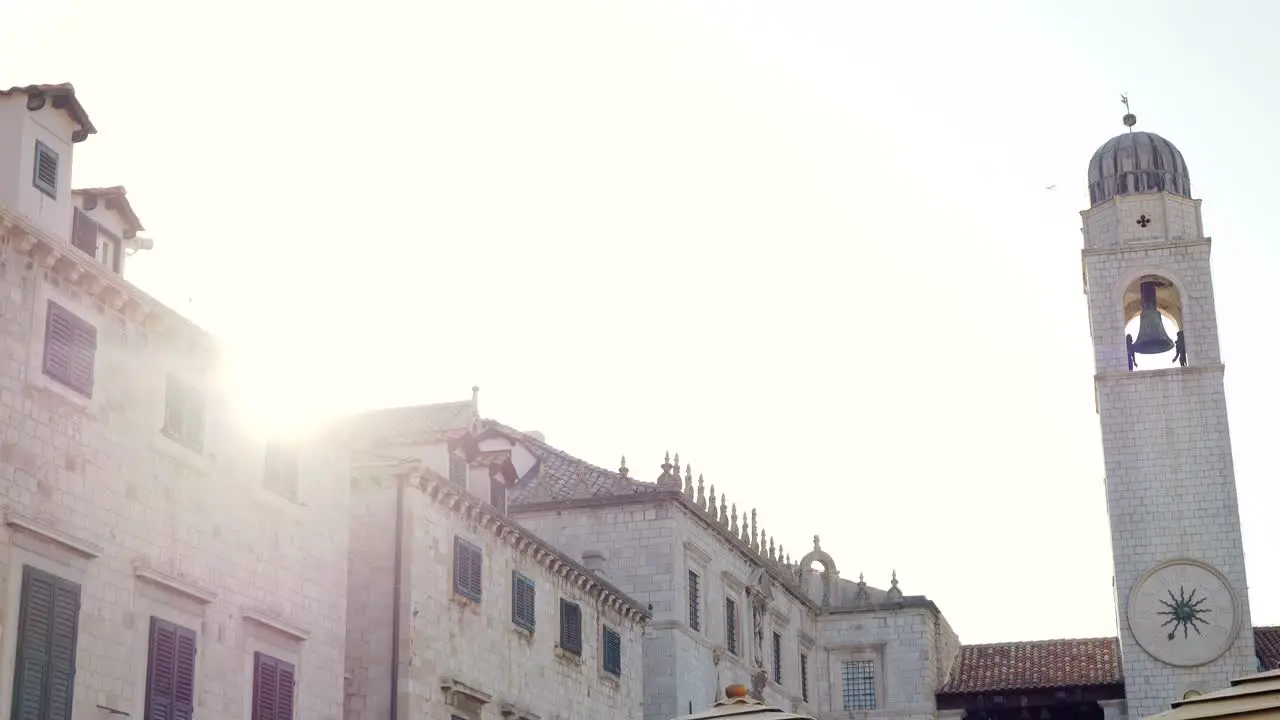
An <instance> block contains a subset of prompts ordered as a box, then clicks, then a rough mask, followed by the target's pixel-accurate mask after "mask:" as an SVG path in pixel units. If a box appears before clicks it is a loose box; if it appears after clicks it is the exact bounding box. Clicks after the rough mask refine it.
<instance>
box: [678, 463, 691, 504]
mask: <svg viewBox="0 0 1280 720" xmlns="http://www.w3.org/2000/svg"><path fill="white" fill-rule="evenodd" d="M677 457H679V456H677ZM679 467H680V466H679V465H677V466H676V468H677V469H678V468H679ZM684 494H685V496H686V497H688V498H689V499H690V500H692V499H693V467H692V466H690V465H685V466H684Z"/></svg>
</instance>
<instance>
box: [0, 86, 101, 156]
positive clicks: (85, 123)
mask: <svg viewBox="0 0 1280 720" xmlns="http://www.w3.org/2000/svg"><path fill="white" fill-rule="evenodd" d="M14 93H23V94H25V95H28V96H31V95H44V96H46V97H48V98H50V99H51V100H54V101H55V105H56V104H57V103H56V101H58V100H59V99H64V98H65V101H66V106H65V109H66V111H67V112H68V113H70V115H71V117H72V118H74V119H75V121H76V124H77V125H79V126H80V132H79V133H77V134H76V136H75V137H73V140H74V141H76V142H79V141H80V140H83V139H85V137H88V136H89V135H93V134H94V133H96V132H98V129H97V128H95V127H94V126H93V122H92V121H90V120H89V114H88V113H86V112H85V111H84V107H82V106H81V105H80V101H79V100H77V99H76V89H75V87H73V86H72V85H71V83H58V84H56V85H23V86H15V87H11V88H9V89H8V90H0V95H13V94H14Z"/></svg>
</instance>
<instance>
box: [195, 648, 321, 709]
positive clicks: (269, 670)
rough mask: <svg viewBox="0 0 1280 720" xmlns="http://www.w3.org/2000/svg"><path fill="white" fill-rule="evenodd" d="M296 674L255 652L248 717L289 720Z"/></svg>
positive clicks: (284, 663) (286, 666) (285, 664)
mask: <svg viewBox="0 0 1280 720" xmlns="http://www.w3.org/2000/svg"><path fill="white" fill-rule="evenodd" d="M296 677H297V675H296V672H295V671H294V667H293V665H292V664H290V663H287V662H285V661H284V660H280V659H279V658H273V657H271V656H270V655H268V654H266V653H260V652H255V653H254V654H253V717H252V720H293V691H294V684H295V678H296ZM175 717H176V716H175Z"/></svg>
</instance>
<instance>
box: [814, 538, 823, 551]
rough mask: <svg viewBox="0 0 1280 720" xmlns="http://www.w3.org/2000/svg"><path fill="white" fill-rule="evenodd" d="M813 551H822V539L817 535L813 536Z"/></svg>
mask: <svg viewBox="0 0 1280 720" xmlns="http://www.w3.org/2000/svg"><path fill="white" fill-rule="evenodd" d="M813 551H814V552H822V541H821V540H819V539H818V536H817V535H814V536H813Z"/></svg>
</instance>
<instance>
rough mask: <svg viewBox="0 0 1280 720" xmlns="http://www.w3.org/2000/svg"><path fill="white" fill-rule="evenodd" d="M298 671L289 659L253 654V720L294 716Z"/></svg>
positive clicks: (280, 719)
mask: <svg viewBox="0 0 1280 720" xmlns="http://www.w3.org/2000/svg"><path fill="white" fill-rule="evenodd" d="M296 678H297V672H296V670H295V669H294V667H293V665H292V664H291V663H287V662H285V661H284V660H280V659H278V658H273V657H271V656H270V655H267V654H265V653H260V652H259V653H254V654H253V718H252V720H293V691H294V684H295V681H296Z"/></svg>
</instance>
